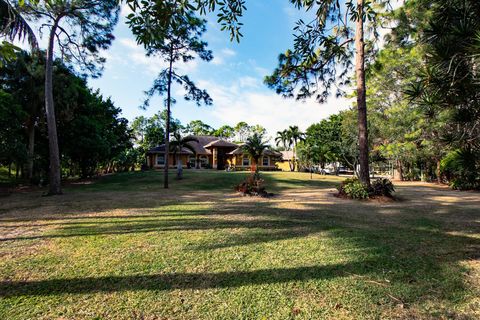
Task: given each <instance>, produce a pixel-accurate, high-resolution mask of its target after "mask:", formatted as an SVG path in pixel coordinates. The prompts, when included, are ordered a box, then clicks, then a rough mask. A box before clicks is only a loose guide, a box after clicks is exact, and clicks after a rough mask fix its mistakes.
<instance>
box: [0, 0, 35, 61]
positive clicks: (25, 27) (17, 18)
mask: <svg viewBox="0 0 480 320" xmlns="http://www.w3.org/2000/svg"><path fill="white" fill-rule="evenodd" d="M16 2H18V5H19V7H20V9H21V8H22V7H23V6H24V5H25V2H27V4H29V5H36V4H38V1H37V0H35V1H25V0H23V1H16ZM0 35H2V36H4V37H6V38H7V39H8V41H10V42H13V41H15V40H19V41H24V40H26V41H27V42H28V43H29V44H30V46H31V47H32V49H36V48H37V47H38V42H37V37H36V36H35V33H34V32H33V30H32V28H31V26H30V25H29V24H28V22H27V21H26V20H25V18H24V17H23V16H22V14H21V13H20V12H19V10H18V8H16V7H15V5H13V4H12V3H11V2H10V1H9V0H0ZM12 49H13V50H12ZM17 50H19V49H18V48H17V47H15V46H13V45H12V44H11V43H9V42H6V41H4V42H3V44H2V47H1V51H0V58H1V59H0V60H3V59H7V60H8V59H9V58H14V55H12V53H13V52H14V51H17Z"/></svg>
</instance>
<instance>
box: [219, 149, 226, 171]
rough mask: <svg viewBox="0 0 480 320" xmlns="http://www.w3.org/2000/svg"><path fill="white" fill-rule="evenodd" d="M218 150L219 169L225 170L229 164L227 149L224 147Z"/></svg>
mask: <svg viewBox="0 0 480 320" xmlns="http://www.w3.org/2000/svg"><path fill="white" fill-rule="evenodd" d="M217 150H218V153H217V170H225V166H226V164H227V150H226V149H223V148H218V149H217Z"/></svg>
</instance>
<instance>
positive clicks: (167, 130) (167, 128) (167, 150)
mask: <svg viewBox="0 0 480 320" xmlns="http://www.w3.org/2000/svg"><path fill="white" fill-rule="evenodd" d="M172 69H173V45H172V46H171V47H170V66H169V69H168V84H167V119H166V122H167V123H166V124H165V166H164V169H163V187H164V188H165V189H168V163H169V153H170V104H171V100H172V92H171V89H172Z"/></svg>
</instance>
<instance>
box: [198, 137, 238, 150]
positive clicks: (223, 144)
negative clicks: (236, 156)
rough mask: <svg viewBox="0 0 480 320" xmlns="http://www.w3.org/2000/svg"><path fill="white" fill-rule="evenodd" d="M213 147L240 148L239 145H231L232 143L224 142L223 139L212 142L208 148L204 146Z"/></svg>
mask: <svg viewBox="0 0 480 320" xmlns="http://www.w3.org/2000/svg"><path fill="white" fill-rule="evenodd" d="M213 147H217V148H222V147H223V148H238V144H235V143H231V142H228V141H225V140H222V139H218V140H216V141H212V142H210V143H209V144H207V145H206V146H204V148H213Z"/></svg>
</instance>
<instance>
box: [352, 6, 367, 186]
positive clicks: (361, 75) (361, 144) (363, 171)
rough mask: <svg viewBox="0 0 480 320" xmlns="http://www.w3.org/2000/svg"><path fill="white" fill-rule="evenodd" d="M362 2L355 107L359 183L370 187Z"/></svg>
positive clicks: (359, 11)
mask: <svg viewBox="0 0 480 320" xmlns="http://www.w3.org/2000/svg"><path fill="white" fill-rule="evenodd" d="M364 2H365V1H364V0H357V10H358V18H357V21H356V27H357V28H356V33H355V48H356V59H355V66H356V75H357V107H358V148H359V162H360V181H361V182H362V183H363V184H365V185H367V186H369V185H370V170H369V163H368V130H367V94H366V87H365V41H364V30H363V24H364V10H363V6H364Z"/></svg>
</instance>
